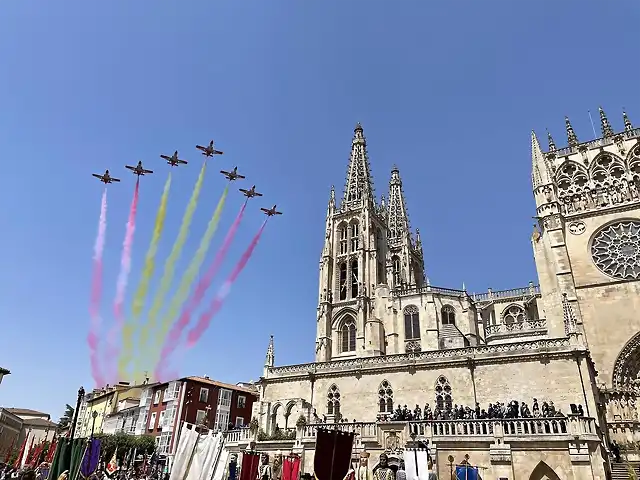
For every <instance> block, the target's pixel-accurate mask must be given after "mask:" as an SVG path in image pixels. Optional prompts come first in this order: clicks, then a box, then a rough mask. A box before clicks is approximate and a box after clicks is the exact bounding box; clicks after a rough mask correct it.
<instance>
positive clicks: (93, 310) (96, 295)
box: [87, 187, 107, 386]
mask: <svg viewBox="0 0 640 480" xmlns="http://www.w3.org/2000/svg"><path fill="white" fill-rule="evenodd" d="M106 232H107V187H104V191H103V192H102V202H101V204H100V221H99V222H98V235H97V236H96V241H95V244H94V247H93V275H92V279H91V299H90V300H89V316H90V318H91V325H90V327H89V333H88V334H87V343H88V344H89V359H90V363H91V376H92V377H93V380H94V381H95V382H96V386H101V385H103V384H104V377H103V376H102V372H101V369H100V363H99V358H98V357H99V355H98V347H99V344H98V337H99V335H100V323H101V320H102V319H101V318H100V298H101V297H102V252H103V251H104V239H105V235H106Z"/></svg>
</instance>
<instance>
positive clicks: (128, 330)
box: [118, 172, 171, 378]
mask: <svg viewBox="0 0 640 480" xmlns="http://www.w3.org/2000/svg"><path fill="white" fill-rule="evenodd" d="M170 189H171V172H169V176H168V177H167V181H166V182H165V184H164V189H163V191H162V197H160V206H159V207H158V212H157V213H156V220H155V224H154V226H153V235H152V236H151V243H150V244H149V249H148V250H147V254H146V255H145V259H144V266H143V268H142V276H141V278H140V283H139V284H138V288H137V289H136V293H135V295H134V297H133V307H132V318H131V319H130V320H129V321H128V322H127V323H126V324H125V325H124V327H123V329H122V356H121V357H120V359H119V361H118V369H119V371H120V372H121V375H122V374H123V373H124V372H123V370H124V369H126V367H127V365H128V364H129V362H130V361H131V353H132V352H133V333H134V328H135V326H136V324H137V323H138V321H139V320H140V316H141V315H142V311H143V310H144V304H145V300H146V298H147V294H148V293H149V283H150V282H151V277H153V273H154V271H155V268H156V261H155V260H156V254H157V253H158V245H159V244H160V237H161V236H162V231H163V229H164V223H165V218H166V216H167V204H168V203H169V190H170ZM123 378H124V377H123Z"/></svg>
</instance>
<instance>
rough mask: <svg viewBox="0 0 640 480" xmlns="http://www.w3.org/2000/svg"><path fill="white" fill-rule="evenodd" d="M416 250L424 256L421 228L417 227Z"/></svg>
mask: <svg viewBox="0 0 640 480" xmlns="http://www.w3.org/2000/svg"><path fill="white" fill-rule="evenodd" d="M416 252H418V254H419V255H420V256H422V238H420V229H419V228H416Z"/></svg>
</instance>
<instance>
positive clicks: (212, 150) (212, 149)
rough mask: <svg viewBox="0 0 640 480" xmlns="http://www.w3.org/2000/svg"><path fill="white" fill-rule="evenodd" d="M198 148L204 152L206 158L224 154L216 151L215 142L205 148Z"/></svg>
mask: <svg viewBox="0 0 640 480" xmlns="http://www.w3.org/2000/svg"><path fill="white" fill-rule="evenodd" d="M196 148H197V149H198V150H200V151H201V152H202V154H203V155H204V156H205V157H213V156H214V155H222V154H223V153H224V152H221V151H220V150H216V149H215V147H214V146H213V140H211V141H210V142H209V145H207V146H206V147H203V146H202V145H196Z"/></svg>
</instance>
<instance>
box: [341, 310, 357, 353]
mask: <svg viewBox="0 0 640 480" xmlns="http://www.w3.org/2000/svg"><path fill="white" fill-rule="evenodd" d="M340 337H341V339H340V340H341V346H342V352H341V353H345V352H355V351H356V321H355V320H354V318H353V317H352V316H351V315H347V316H346V317H345V319H344V321H343V322H342V327H340Z"/></svg>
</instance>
